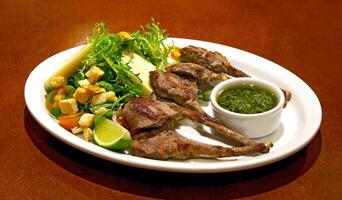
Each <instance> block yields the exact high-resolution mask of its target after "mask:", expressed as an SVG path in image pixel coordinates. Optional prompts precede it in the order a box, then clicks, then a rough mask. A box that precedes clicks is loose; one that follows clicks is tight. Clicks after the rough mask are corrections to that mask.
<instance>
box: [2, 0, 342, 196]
mask: <svg viewBox="0 0 342 200" xmlns="http://www.w3.org/2000/svg"><path fill="white" fill-rule="evenodd" d="M151 16H153V17H154V18H155V19H156V20H157V21H159V22H160V23H161V26H162V27H164V28H166V29H167V30H168V32H169V34H170V35H171V36H174V37H184V38H193V39H199V40H207V41H211V42H217V43H222V44H226V45H229V46H233V47H237V48H240V49H243V50H246V51H249V52H252V53H255V54H257V55H260V56H262V57H265V58H267V59H269V60H272V61H274V62H276V63H278V64H280V65H282V66H284V67H286V68H287V69H289V70H290V71H292V72H293V73H295V74H297V75H298V76H299V77H300V78H302V79H303V80H304V81H305V82H306V83H307V84H309V85H310V86H311V87H312V89H313V90H314V91H315V92H316V94H317V95H318V97H319V99H320V101H321V104H322V107H323V121H322V125H321V128H320V131H319V132H318V133H317V135H316V137H315V138H314V139H313V141H312V142H311V143H310V144H309V145H308V146H307V147H306V148H305V149H303V150H302V151H300V152H299V153H297V154H295V155H294V156H291V157H290V158H288V159H285V160H283V161H281V162H278V163H275V164H272V165H269V166H266V167H262V168H259V169H254V170H248V171H242V172H238V173H225V174H204V175H191V174H173V173H162V172H154V171H148V170H141V169H135V168H131V167H125V166H121V165H117V164H114V163H111V162H107V161H104V160H101V159H98V158H95V157H92V156H89V155H86V154H84V153H82V152H80V151H77V150H75V149H73V148H71V147H69V146H67V145H65V144H63V143H61V142H59V141H57V140H56V139H55V138H53V137H52V136H50V135H49V134H48V133H47V132H46V131H44V130H43V129H42V128H41V127H40V126H39V125H38V124H37V123H36V122H35V121H34V120H33V118H32V117H31V115H30V114H29V113H28V110H27V109H26V107H25V103H24V97H23V92H24V84H25V80H26V78H27V77H28V75H29V73H30V72H31V71H32V70H33V69H34V68H35V66H36V65H37V64H39V63H40V62H41V61H42V60H44V59H45V58H47V57H49V56H51V55H53V54H55V53H57V52H59V51H62V50H64V49H68V48H71V47H73V46H76V45H78V44H82V43H84V42H85V39H86V37H87V36H88V35H89V33H90V30H91V28H92V26H93V24H94V23H95V22H99V21H105V22H106V23H107V24H108V26H109V27H110V29H111V31H113V32H118V31H121V30H126V31H134V30H136V29H137V27H138V26H139V25H141V24H145V23H146V22H148V21H149V19H150V17H151ZM341 19H342V3H341V1H337V0H335V1H334V0H324V1H323V0H322V1H319V0H313V1H295V0H293V1H247V0H242V1H216V0H215V1H208V0H206V1H186V2H183V1H180V0H170V1H158V0H155V1H152V0H151V1H111V2H107V1H82V3H81V1H33V0H32V1H13V0H11V1H1V2H0V67H1V69H0V72H1V74H0V77H1V83H0V89H1V97H0V99H1V110H0V111H1V113H0V121H1V129H0V130H1V135H0V199H20V198H23V199H31V198H32V199H51V198H52V199H64V198H67V199H94V198H99V199H100V198H101V199H119V198H124V199H135V198H137V199H138V198H139V199H143V198H171V199H189V198H194V199H218V198H220V199H228V198H250V199H265V198H266V199H309V198H310V199H339V198H341V191H342V188H341V187H342V179H341V177H342V174H341V172H342V170H341V164H342V162H341V158H342V154H341V150H342V149H341V145H342V142H341V139H342V138H341V134H342V132H341V120H342V118H341V107H342V106H341V96H340V92H341V89H340V88H341V85H342V82H341V78H340V77H341V74H342V70H341V68H342V66H341V58H342V49H341V46H342V24H341Z"/></svg>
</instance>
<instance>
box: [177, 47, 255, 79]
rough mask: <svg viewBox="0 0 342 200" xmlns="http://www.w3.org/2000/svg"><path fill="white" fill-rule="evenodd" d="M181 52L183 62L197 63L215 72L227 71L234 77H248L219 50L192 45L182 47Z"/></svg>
mask: <svg viewBox="0 0 342 200" xmlns="http://www.w3.org/2000/svg"><path fill="white" fill-rule="evenodd" d="M180 53H181V56H180V60H181V61H182V62H190V63H196V64H199V65H202V66H204V67H206V68H208V69H209V70H211V71H213V72H215V73H226V74H228V75H230V76H233V77H248V75H247V74H246V73H244V72H243V71H240V70H238V69H236V68H235V67H233V66H232V65H231V64H230V63H229V62H228V60H227V58H226V57H224V56H223V55H222V54H220V53H219V52H217V51H208V50H207V49H204V48H201V47H195V46H191V45H190V46H187V47H184V48H182V49H180Z"/></svg>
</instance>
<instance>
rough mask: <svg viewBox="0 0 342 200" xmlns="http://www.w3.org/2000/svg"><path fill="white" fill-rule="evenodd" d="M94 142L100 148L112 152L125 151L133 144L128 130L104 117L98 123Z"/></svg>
mask: <svg viewBox="0 0 342 200" xmlns="http://www.w3.org/2000/svg"><path fill="white" fill-rule="evenodd" d="M94 140H95V142H96V143H97V144H98V145H99V146H101V147H105V148H107V149H112V150H123V149H125V148H127V147H129V146H130V145H131V143H132V139H131V134H130V133H129V131H128V130H127V129H125V128H124V127H122V126H121V125H120V124H118V123H116V122H114V121H111V120H109V119H106V118H104V117H101V118H100V119H99V120H97V121H96V124H95V132H94Z"/></svg>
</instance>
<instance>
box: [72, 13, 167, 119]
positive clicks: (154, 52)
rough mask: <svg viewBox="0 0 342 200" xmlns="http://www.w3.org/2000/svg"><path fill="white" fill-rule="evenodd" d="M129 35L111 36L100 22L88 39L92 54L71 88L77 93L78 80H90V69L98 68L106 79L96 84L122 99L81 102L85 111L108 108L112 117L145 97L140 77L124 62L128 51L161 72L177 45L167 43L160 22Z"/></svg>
mask: <svg viewBox="0 0 342 200" xmlns="http://www.w3.org/2000/svg"><path fill="white" fill-rule="evenodd" d="M129 36H130V37H129V38H124V37H122V36H120V35H119V34H115V33H110V32H109V30H108V28H107V27H106V25H105V24H104V23H98V24H96V25H95V27H94V28H93V31H92V35H91V36H90V38H89V39H88V42H89V43H90V45H91V46H90V50H89V54H88V56H87V57H86V59H85V60H84V61H83V63H82V66H81V68H80V69H79V70H78V71H77V72H76V73H75V74H73V75H72V76H71V77H69V78H68V81H67V85H68V86H69V87H71V88H73V91H74V90H75V88H78V87H79V83H78V81H80V80H83V79H85V78H86V76H85V73H86V72H87V70H89V68H90V67H91V66H97V67H99V68H101V69H102V70H103V71H104V72H105V73H104V76H103V78H102V80H101V81H99V82H96V83H95V86H98V87H101V88H104V89H105V90H106V91H113V92H115V95H116V96H117V97H118V100H117V101H116V102H114V103H105V104H104V105H96V106H92V105H90V104H80V103H78V107H79V108H80V110H81V111H85V112H92V113H94V111H96V109H97V108H99V107H105V108H107V109H108V110H109V112H108V114H109V113H112V111H113V110H117V109H118V108H120V107H121V106H122V105H124V104H125V103H126V102H128V101H129V100H130V99H131V98H133V97H138V96H142V95H143V92H142V89H141V80H140V78H139V77H138V74H134V73H133V72H132V70H131V68H130V66H129V65H128V63H127V62H124V61H123V59H122V57H123V55H124V54H125V53H126V52H134V53H136V54H138V55H140V56H142V57H143V58H144V59H146V60H147V61H149V62H151V63H152V64H153V65H155V66H156V70H157V71H163V70H164V68H165V66H166V65H167V58H168V56H169V54H170V52H171V51H172V49H173V46H172V45H171V46H168V45H165V44H164V42H165V39H166V38H167V35H166V34H165V30H163V29H161V28H159V26H158V23H156V22H155V21H154V20H153V19H152V20H151V22H150V23H148V24H147V25H145V27H141V30H138V31H136V32H134V33H132V34H130V35H129ZM71 95H72V94H71Z"/></svg>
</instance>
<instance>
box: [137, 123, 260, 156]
mask: <svg viewBox="0 0 342 200" xmlns="http://www.w3.org/2000/svg"><path fill="white" fill-rule="evenodd" d="M263 148H264V147H263V145H262V144H255V145H250V146H244V147H233V148H226V147H222V146H212V145H208V144H203V143H197V142H194V141H191V140H188V139H186V138H184V137H182V136H180V135H178V134H177V133H176V132H175V131H174V130H160V129H157V130H153V131H150V132H144V133H140V134H139V135H136V136H134V137H133V144H132V147H131V150H132V153H133V154H134V155H136V156H140V157H145V158H153V159H159V160H166V159H175V160H186V159H192V158H221V157H229V156H242V155H251V154H255V153H258V152H260V151H261V150H262V149H263Z"/></svg>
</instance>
